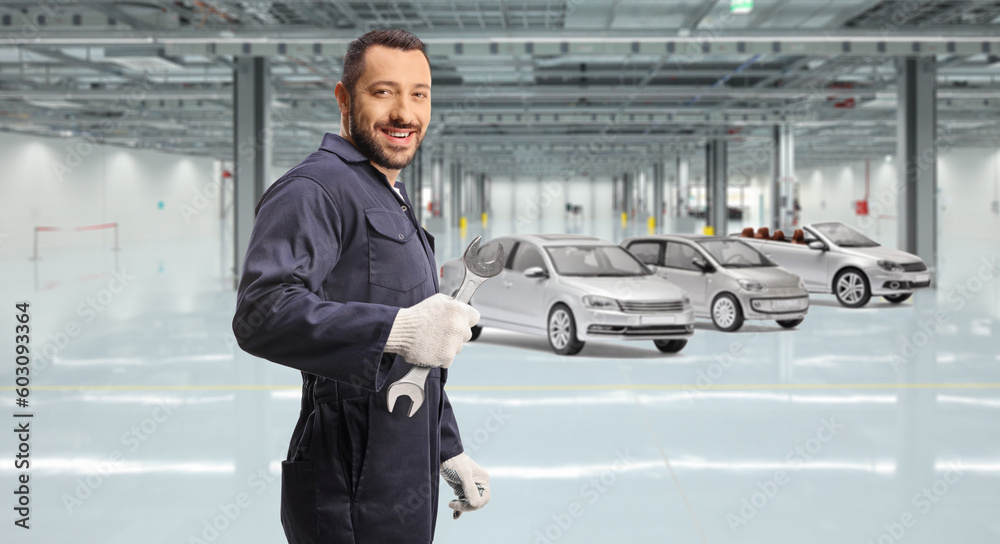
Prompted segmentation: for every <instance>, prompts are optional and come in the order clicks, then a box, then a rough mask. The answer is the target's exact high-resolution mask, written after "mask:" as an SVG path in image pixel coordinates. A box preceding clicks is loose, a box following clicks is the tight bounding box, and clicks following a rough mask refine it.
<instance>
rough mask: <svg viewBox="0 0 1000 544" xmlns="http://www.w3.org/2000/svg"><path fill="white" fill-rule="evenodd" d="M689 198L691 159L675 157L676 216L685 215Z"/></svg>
mask: <svg viewBox="0 0 1000 544" xmlns="http://www.w3.org/2000/svg"><path fill="white" fill-rule="evenodd" d="M690 198H691V159H689V158H688V157H677V203H676V206H674V209H676V210H677V212H676V215H677V217H687V215H688V202H690Z"/></svg>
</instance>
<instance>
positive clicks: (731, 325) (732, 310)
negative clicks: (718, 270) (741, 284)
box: [712, 293, 743, 332]
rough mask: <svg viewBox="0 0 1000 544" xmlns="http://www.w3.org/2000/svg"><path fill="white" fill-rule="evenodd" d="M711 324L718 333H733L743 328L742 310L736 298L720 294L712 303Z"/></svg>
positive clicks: (727, 294)
mask: <svg viewBox="0 0 1000 544" xmlns="http://www.w3.org/2000/svg"><path fill="white" fill-rule="evenodd" d="M712 322H713V323H715V326H716V327H717V328H718V329H719V330H720V331H725V332H733V331H735V330H739V328H740V327H742V326H743V309H742V308H740V303H739V302H738V301H737V300H736V297H734V296H733V295H730V294H729V293H722V294H721V295H719V296H717V297H715V300H713V301H712Z"/></svg>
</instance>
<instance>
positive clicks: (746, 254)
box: [699, 239, 778, 268]
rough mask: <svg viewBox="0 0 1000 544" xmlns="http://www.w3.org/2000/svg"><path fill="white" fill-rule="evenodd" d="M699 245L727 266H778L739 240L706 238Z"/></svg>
mask: <svg viewBox="0 0 1000 544" xmlns="http://www.w3.org/2000/svg"><path fill="white" fill-rule="evenodd" d="M699 245H701V247H702V248H704V249H705V251H707V252H708V253H709V255H711V256H712V258H713V259H715V260H716V261H719V264H721V265H722V266H724V267H726V268H755V267H761V266H778V265H777V263H775V262H774V261H772V260H771V259H768V258H767V256H765V255H764V254H763V253H761V252H759V251H757V250H756V249H754V248H752V247H750V246H749V245H747V244H746V243H744V242H741V241H739V240H725V239H719V240H705V241H703V242H699Z"/></svg>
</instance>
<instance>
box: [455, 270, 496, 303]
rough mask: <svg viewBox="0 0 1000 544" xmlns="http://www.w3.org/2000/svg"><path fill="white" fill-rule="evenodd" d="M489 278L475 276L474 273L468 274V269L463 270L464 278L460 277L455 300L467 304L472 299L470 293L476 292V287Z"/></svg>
mask: <svg viewBox="0 0 1000 544" xmlns="http://www.w3.org/2000/svg"><path fill="white" fill-rule="evenodd" d="M488 279H489V278H484V277H482V276H476V275H475V274H469V272H468V271H466V272H465V278H463V279H462V286H461V287H459V288H458V292H457V293H455V301H456V302H462V303H465V304H468V303H469V301H470V300H472V295H474V294H476V289H479V286H480V285H482V284H483V282H484V281H486V280H488Z"/></svg>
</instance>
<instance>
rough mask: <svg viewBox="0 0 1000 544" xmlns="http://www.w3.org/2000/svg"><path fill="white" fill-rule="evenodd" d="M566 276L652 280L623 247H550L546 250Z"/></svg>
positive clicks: (558, 270) (647, 271) (649, 272)
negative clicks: (629, 277) (634, 277)
mask: <svg viewBox="0 0 1000 544" xmlns="http://www.w3.org/2000/svg"><path fill="white" fill-rule="evenodd" d="M545 251H546V252H548V254H549V257H550V258H551V259H552V264H553V265H554V266H555V268H556V272H558V273H559V274H560V275H562V276H590V277H616V276H648V275H650V274H652V271H650V270H649V269H648V268H646V267H645V266H644V265H643V264H642V263H640V262H639V261H638V260H637V259H636V258H635V257H633V256H632V254H631V253H629V252H627V251H625V250H624V249H622V248H621V247H619V246H549V247H546V248H545Z"/></svg>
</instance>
